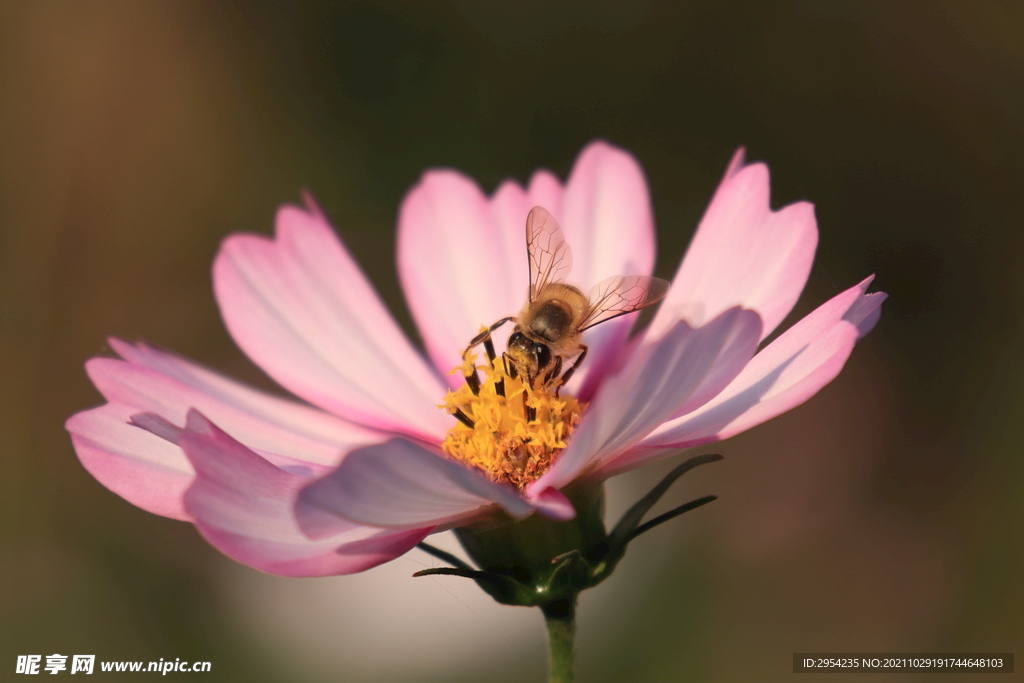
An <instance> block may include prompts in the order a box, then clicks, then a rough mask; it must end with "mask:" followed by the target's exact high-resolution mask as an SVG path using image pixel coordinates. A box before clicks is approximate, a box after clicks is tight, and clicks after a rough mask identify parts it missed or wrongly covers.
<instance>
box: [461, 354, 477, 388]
mask: <svg viewBox="0 0 1024 683" xmlns="http://www.w3.org/2000/svg"><path fill="white" fill-rule="evenodd" d="M462 359H463V360H465V359H466V356H465V355H464V356H463V357H462ZM463 377H464V378H465V379H466V386H468V387H469V390H470V391H472V392H473V395H474V396H479V395H480V374H479V373H478V372H477V371H476V366H475V365H474V366H473V372H471V373H469V374H468V375H463Z"/></svg>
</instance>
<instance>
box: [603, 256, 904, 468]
mask: <svg viewBox="0 0 1024 683" xmlns="http://www.w3.org/2000/svg"><path fill="white" fill-rule="evenodd" d="M872 277H873V276H872ZM871 280H872V278H870V277H869V278H868V279H866V280H864V281H863V282H861V283H860V284H858V285H856V286H855V287H852V288H850V289H848V290H847V291H845V292H843V293H842V294H839V295H838V296H836V297H834V298H833V299H831V300H830V301H828V302H827V303H825V304H824V305H822V306H821V307H819V308H818V309H817V310H815V311H814V312H813V313H811V314H810V315H808V316H807V317H805V318H804V319H803V320H801V321H800V322H798V323H797V324H796V325H794V326H793V327H792V328H790V329H789V330H787V331H786V332H785V333H784V334H782V335H781V336H780V337H779V338H778V339H776V340H775V341H773V342H772V343H771V344H769V345H768V346H767V347H766V348H764V349H763V350H762V351H761V352H760V353H758V354H757V355H756V356H754V358H753V359H752V360H751V361H750V363H749V364H748V365H747V367H746V368H745V369H744V370H743V372H742V373H740V375H739V376H738V377H736V379H735V380H733V382H732V383H731V384H730V385H729V386H728V387H727V388H726V389H725V390H724V391H723V392H722V393H721V394H719V395H718V396H717V397H716V398H715V399H714V400H713V401H711V402H709V403H708V404H706V405H704V406H702V407H701V408H699V409H698V410H696V411H694V412H692V413H690V414H689V415H686V416H684V417H681V418H678V419H676V420H673V421H671V422H668V423H666V424H664V425H662V426H661V427H660V428H659V429H657V430H656V431H655V432H654V433H652V434H651V435H650V436H649V437H647V438H646V439H644V441H642V442H641V443H640V444H639V447H638V448H637V449H635V451H634V452H633V453H630V454H627V456H626V457H623V458H620V459H618V460H616V461H614V462H611V463H609V465H608V467H606V468H605V469H604V470H603V471H602V474H604V475H606V476H611V475H612V474H616V473H618V472H622V471H625V470H628V469H632V468H634V467H639V466H640V465H642V464H646V463H647V462H648V461H650V460H651V459H654V458H656V457H659V456H661V455H662V454H664V453H665V451H666V449H671V450H672V451H677V450H679V449H681V448H689V447H691V446H698V445H700V444H705V443H711V442H714V441H721V440H722V439H727V438H729V437H730V436H733V435H735V434H738V433H740V432H742V431H745V430H747V429H750V428H751V427H754V426H756V425H759V424H761V423H762V422H765V421H767V420H770V419H771V418H773V417H775V416H776V415H780V414H781V413H784V412H786V411H788V410H790V409H792V408H795V407H796V406H798V405H800V404H801V403H803V402H804V401H806V400H807V399H809V398H810V397H811V396H813V395H814V394H816V393H817V392H818V390H820V389H821V388H822V387H823V386H825V385H826V384H828V383H829V382H831V381H832V380H833V379H834V378H835V377H836V375H838V374H839V371H840V370H841V369H842V367H843V365H844V364H845V363H846V359H847V358H848V357H849V355H850V352H851V351H852V350H853V346H854V343H855V342H856V341H857V339H858V338H859V337H860V336H863V335H864V334H867V332H869V331H870V329H871V327H872V326H873V325H874V323H875V322H877V321H878V315H879V313H878V312H879V310H880V309H879V306H881V304H882V301H884V300H885V296H886V295H885V294H884V293H882V292H874V293H872V294H865V292H866V290H867V287H868V285H869V284H870V283H871Z"/></svg>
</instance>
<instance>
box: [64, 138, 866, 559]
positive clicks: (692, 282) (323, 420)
mask: <svg viewBox="0 0 1024 683" xmlns="http://www.w3.org/2000/svg"><path fill="white" fill-rule="evenodd" d="M307 204H308V206H306V207H305V208H298V207H295V206H285V207H283V208H281V209H280V211H279V212H278V215H277V222H276V234H275V236H274V237H273V238H268V237H264V236H260V235H251V234H237V235H231V236H229V237H228V238H227V239H226V240H225V241H224V243H223V245H222V247H221V249H220V252H219V254H218V255H217V258H216V261H215V263H214V267H213V281H214V289H215V293H216V298H217V302H218V304H219V306H220V309H221V313H222V315H223V317H224V320H225V323H226V324H227V328H228V330H229V331H230V333H231V335H232V337H233V338H234V340H235V341H236V342H237V343H238V345H239V346H240V347H241V348H242V350H243V351H244V352H245V353H246V354H247V355H248V356H249V357H250V358H251V359H252V360H253V361H255V362H256V363H257V364H258V365H259V366H260V367H261V368H262V369H263V370H264V371H266V372H267V374H269V375H270V376H271V377H272V378H273V379H274V380H276V381H277V382H278V383H279V384H280V385H281V386H283V387H284V388H286V389H288V390H289V391H290V392H292V393H293V394H294V395H295V396H297V397H299V398H300V399H302V402H300V401H294V400H288V399H284V398H280V397H277V396H273V395H270V394H267V393H264V392H261V391H258V390H256V389H253V388H249V387H247V386H244V385H242V384H239V383H237V382H235V381H233V380H230V379H228V378H225V377H223V376H221V375H219V374H217V373H215V372H213V371H211V370H208V369H206V368H203V367H201V366H199V365H197V364H195V363H193V362H191V361H188V360H185V359H183V358H180V357H178V356H176V355H172V354H170V353H167V352H165V351H161V350H158V349H156V348H154V347H152V346H149V345H147V344H143V343H139V344H130V343H127V342H124V341H121V340H117V339H111V341H110V343H111V346H112V347H113V349H114V351H116V352H117V354H118V355H119V356H120V358H93V359H91V360H90V361H88V363H87V364H86V368H87V371H88V373H89V376H90V378H91V379H92V381H93V382H94V384H95V385H96V387H97V388H98V389H99V391H100V392H101V393H102V394H103V397H104V398H105V399H106V401H107V403H106V404H105V405H102V406H100V407H97V408H93V409H91V410H86V411H84V412H81V413H78V414H77V415H74V416H73V417H71V418H70V419H69V420H68V422H67V429H68V430H69V431H70V433H71V436H72V440H73V442H74V446H75V449H76V451H77V453H78V456H79V458H80V460H81V462H82V464H83V465H84V466H85V468H86V469H87V470H88V471H89V472H91V473H92V474H93V476H95V477H96V479H98V480H99V481H100V482H101V483H102V484H103V485H104V486H106V487H107V488H109V489H110V490H112V491H114V492H115V493H117V494H118V495H120V496H122V497H123V498H125V499H126V500H128V501H129V502H131V503H133V504H135V505H137V506H139V507H141V508H143V509H145V510H149V511H150V512H154V513H156V514H159V515H164V516H166V517H171V518H174V519H181V520H187V521H190V522H192V523H193V524H195V525H196V527H197V528H198V529H199V531H200V533H201V534H202V535H203V536H204V537H205V538H206V539H207V540H208V541H209V542H210V543H211V544H212V545H214V546H215V547H217V548H218V549H220V550H221V551H222V552H224V553H225V554H226V555H228V556H230V557H232V558H234V559H235V560H237V561H239V562H243V563H245V564H248V565H251V566H253V567H256V568H258V569H261V570H263V571H266V572H271V573H275V574H282V575H289V576H321V575H331V574H346V573H352V572H357V571H362V570H364V569H367V568H369V567H372V566H375V565H377V564H380V563H382V562H386V561H388V560H391V559H393V558H395V557H397V556H399V555H401V554H403V553H405V552H407V551H408V550H410V549H411V548H413V547H414V546H415V545H416V544H417V543H419V542H420V541H421V540H422V539H424V538H425V537H426V536H427V535H428V534H430V533H433V532H435V531H438V530H443V529H448V528H452V527H457V526H461V525H463V524H466V523H469V522H471V521H474V520H477V519H479V518H480V517H481V516H487V515H494V514H496V513H500V514H504V515H508V516H510V517H512V518H524V517H527V516H529V515H531V514H534V513H539V514H543V515H546V516H548V517H552V518H554V519H568V518H571V517H572V516H573V515H574V514H575V512H574V510H573V508H572V505H571V503H570V502H569V501H568V499H567V498H566V497H565V496H564V495H563V494H562V493H561V490H562V489H563V488H565V487H566V486H567V485H569V484H570V483H572V482H574V481H575V480H578V479H580V478H581V477H586V478H588V479H590V480H600V479H603V478H606V477H609V476H612V475H614V474H617V473H621V472H625V471H627V470H631V469H633V468H636V467H641V466H643V465H646V464H648V463H651V462H654V461H656V460H658V459H660V458H664V457H667V456H669V455H672V454H675V453H678V452H679V451H680V450H682V449H686V448H690V447H693V446H698V445H701V444H707V443H711V442H715V441H719V440H722V439H726V438H728V437H730V436H733V435H735V434H737V433H739V432H742V431H745V430H747V429H750V428H751V427H754V426H755V425H758V424H760V423H762V422H764V421H766V420H768V419H771V418H772V417H775V416H776V415H779V414H780V413H783V412H785V411H787V410H790V409H791V408H793V407H795V406H797V405H799V404H801V403H803V402H804V401H806V400H807V399H808V398H810V397H811V396H813V395H814V394H815V393H816V392H817V391H818V390H819V389H821V388H822V387H823V386H824V385H826V384H827V383H828V382H830V381H831V380H832V379H833V378H834V377H835V376H836V375H837V374H838V373H839V371H840V370H841V369H842V367H843V365H844V363H845V362H846V359H847V358H848V357H849V355H850V353H851V351H852V349H853V346H854V344H855V342H856V341H857V340H858V339H859V338H860V337H861V336H863V335H864V334H866V333H867V332H868V331H870V329H871V328H872V327H873V326H874V325H875V323H876V322H877V321H878V317H879V314H880V305H881V303H882V301H883V299H884V298H885V295H884V294H882V293H871V294H869V293H867V287H868V285H869V283H870V281H871V278H868V279H866V280H864V281H863V282H861V283H860V284H858V285H855V286H854V287H851V288H850V289H848V290H846V291H844V292H842V293H840V294H838V295H837V296H835V297H834V298H832V299H831V300H830V301H828V302H826V303H825V304H823V305H822V306H820V307H819V308H818V309H816V310H815V311H814V312H812V313H811V314H810V315H808V316H807V317H805V318H804V319H802V320H800V321H799V322H797V323H796V324H795V325H793V326H792V327H791V328H789V329H788V330H786V331H785V332H783V333H782V334H781V335H779V336H778V337H776V338H775V339H774V340H773V341H772V342H771V343H769V344H767V345H766V346H764V347H763V348H761V349H760V350H758V349H759V346H760V345H761V343H762V341H763V340H764V339H765V338H766V337H767V336H768V335H769V334H771V333H772V332H773V330H775V328H776V327H777V326H778V325H779V323H780V322H781V321H782V320H783V318H785V317H786V315H787V314H788V313H789V312H790V310H791V309H792V307H793V306H794V304H795V303H796V300H797V298H798V296H799V295H800V292H801V290H802V289H803V287H804V284H805V283H806V281H807V277H808V273H809V272H810V268H811V263H812V260H813V257H814V251H815V247H816V245H817V227H816V222H815V218H814V212H813V207H812V206H811V205H810V204H808V203H805V202H798V203H796V204H792V205H790V206H787V207H784V208H782V209H780V210H778V211H772V210H771V209H770V205H769V186H768V169H767V167H766V166H765V165H764V164H751V165H744V162H743V154H742V150H741V151H740V152H739V153H737V154H736V156H735V157H734V159H733V160H732V162H731V164H730V165H729V168H728V170H727V171H726V173H725V177H724V179H723V180H722V182H721V184H720V185H719V187H718V189H717V191H716V192H715V195H714V197H713V199H712V201H711V204H710V205H709V207H708V209H707V211H706V213H705V215H704V217H703V219H702V220H701V222H700V225H699V227H698V229H697V232H696V234H695V235H694V238H693V241H692V243H691V244H690V247H689V250H688V251H687V254H686V256H685V258H684V260H683V262H682V264H681V265H680V267H679V270H678V272H677V273H676V276H675V278H674V279H673V281H672V284H671V288H670V289H669V291H668V293H667V295H666V296H665V298H664V299H663V300H662V301H661V304H660V307H659V309H658V310H657V313H656V314H655V315H654V317H653V320H652V321H651V323H650V325H649V326H648V327H647V328H646V329H644V330H641V331H639V332H637V333H636V334H634V335H632V336H630V332H631V330H632V328H633V326H634V324H635V322H636V317H637V313H630V314H628V315H623V316H620V317H617V318H614V319H612V320H609V321H607V322H604V323H602V324H601V325H599V326H597V327H594V328H593V330H590V331H588V332H587V333H586V334H585V335H584V337H583V341H584V342H585V343H586V345H587V346H588V347H589V352H588V356H587V359H586V362H585V363H582V364H581V365H580V366H579V368H578V371H577V372H576V373H575V374H574V375H573V377H572V379H571V380H570V381H569V382H568V383H567V384H566V385H565V386H564V387H561V388H560V389H559V391H558V392H557V393H556V392H544V391H532V387H530V386H528V382H525V381H524V378H522V377H519V378H518V379H517V378H516V377H513V376H511V374H509V373H506V372H505V371H504V370H505V368H504V366H503V364H502V363H501V362H500V354H501V353H502V351H503V349H504V344H503V342H504V340H505V339H506V338H507V332H504V331H501V330H499V331H496V332H495V334H494V342H495V344H496V345H497V350H496V351H497V354H498V355H499V362H498V363H495V364H494V365H491V364H490V363H488V362H487V361H486V358H485V357H483V358H476V359H471V360H469V361H466V360H464V358H463V351H464V350H465V348H466V346H467V343H468V342H469V341H470V340H471V339H473V338H474V336H476V335H477V334H478V333H479V332H480V330H481V326H482V325H490V324H491V323H493V322H494V321H496V320H500V319H502V318H504V317H507V316H512V315H515V314H516V313H517V312H518V311H519V310H520V309H521V308H522V306H523V303H524V299H526V297H527V293H528V291H530V280H529V278H530V275H529V270H528V268H527V253H526V249H525V243H524V239H523V236H524V222H525V220H526V217H527V215H528V214H529V212H530V210H531V208H532V207H534V206H541V207H544V208H546V209H547V210H548V211H549V212H550V213H551V215H552V216H554V218H555V219H556V220H557V222H558V223H560V224H561V226H562V230H563V231H564V235H565V239H566V241H567V243H568V244H569V245H570V246H571V249H572V270H571V274H569V275H567V277H566V281H567V282H569V283H572V284H574V285H576V286H578V287H580V289H581V290H582V291H584V292H585V291H587V290H588V288H589V287H591V285H594V284H595V283H598V282H600V281H602V280H604V279H605V278H607V277H610V276H618V275H641V276H645V275H648V274H649V273H651V271H652V269H653V266H654V251H655V236H654V228H653V218H652V215H651V206H650V199H649V196H648V191H647V186H646V182H645V180H644V177H643V173H642V171H641V169H640V167H639V165H638V163H637V162H636V160H635V159H634V158H633V157H632V156H630V155H629V154H628V153H626V152H624V151H622V150H620V149H617V148H615V147H612V146H610V145H609V144H607V143H604V142H594V143H592V144H590V145H589V146H587V147H586V148H585V149H584V150H583V151H582V153H581V154H580V156H579V158H578V159H577V161H576V163H575V165H574V167H573V169H572V172H571V174H570V176H569V179H568V181H567V182H566V183H565V185H564V186H563V185H562V184H561V183H560V182H559V180H558V179H557V178H556V177H555V176H554V175H552V174H551V173H549V172H547V171H538V172H537V173H535V174H534V175H533V177H532V178H531V179H530V182H529V185H528V186H527V187H526V188H523V187H521V186H520V185H518V184H517V183H515V182H512V181H507V182H505V183H503V184H502V185H501V186H500V187H499V188H498V189H497V191H496V192H495V193H494V194H493V195H492V196H491V197H487V196H486V195H485V194H484V193H483V192H482V191H481V189H480V188H479V187H478V186H477V185H476V184H475V183H474V182H473V181H472V180H470V179H469V178H467V177H465V176H463V175H461V174H459V173H457V172H455V171H450V170H432V171H428V172H427V173H425V174H424V176H423V177H422V179H421V180H420V182H419V184H417V185H416V186H415V187H414V188H413V189H412V190H411V191H410V192H409V194H408V195H407V196H406V198H405V200H404V202H403V203H402V207H401V211H400V215H399V225H398V255H397V258H398V272H399V275H400V278H401V283H402V287H403V289H404V291H405V295H406V300H407V302H408V304H409V308H410V310H411V312H412V316H413V318H414V320H415V322H416V324H417V327H418V329H419V332H420V335H421V336H422V339H423V344H424V347H425V351H426V357H424V355H422V354H421V353H420V351H418V350H417V349H416V348H415V347H414V346H413V345H412V344H411V343H410V342H409V340H408V339H407V338H406V337H405V336H404V335H403V333H402V332H401V330H400V329H399V327H398V325H397V324H396V323H395V320H394V319H393V318H392V316H391V315H390V313H389V312H388V311H387V309H386V308H385V306H384V305H383V303H382V302H381V300H380V299H379V298H378V296H377V294H376V293H375V292H374V291H373V288H372V287H371V286H370V284H369V282H368V281H367V279H366V277H365V276H364V274H363V273H362V272H361V271H360V269H359V267H358V266H357V264H356V263H355V262H354V261H353V259H352V257H351V256H350V254H349V253H348V251H347V250H346V249H345V247H344V246H343V245H342V243H341V242H340V240H339V238H338V236H337V235H336V234H335V233H334V231H333V230H332V229H331V227H330V225H329V224H328V221H327V220H326V218H325V216H324V215H323V213H322V212H321V211H320V210H319V209H318V208H317V207H316V206H315V205H314V204H313V203H312V202H307ZM509 331H511V330H509ZM473 368H476V369H477V371H478V372H482V373H483V379H482V380H481V385H480V386H479V388H478V389H477V390H476V391H475V392H474V391H472V390H471V388H470V387H467V385H466V380H465V379H464V377H463V373H471V372H472V370H473ZM453 369H456V370H460V371H454V372H453ZM499 385H500V386H499ZM502 391H504V393H505V396H501V393H502ZM524 391H525V392H527V394H528V395H527V396H526V397H525V398H524V397H523V396H522V394H523V392H524ZM528 404H529V410H530V411H531V412H532V413H533V414H532V415H530V416H529V417H528V416H527V405H528ZM458 412H461V413H462V416H461V418H465V417H468V418H470V419H468V420H462V421H460V419H461V418H460V419H456V417H455V416H453V415H454V414H455V413H458ZM530 417H532V418H534V419H532V420H531V419H530Z"/></svg>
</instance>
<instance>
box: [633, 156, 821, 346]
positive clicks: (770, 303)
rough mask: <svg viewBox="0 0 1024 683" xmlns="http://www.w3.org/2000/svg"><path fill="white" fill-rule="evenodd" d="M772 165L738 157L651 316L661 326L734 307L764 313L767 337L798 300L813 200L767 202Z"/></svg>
mask: <svg viewBox="0 0 1024 683" xmlns="http://www.w3.org/2000/svg"><path fill="white" fill-rule="evenodd" d="M769 201H770V192H769V187H768V167H767V166H765V165H764V164H751V165H749V166H744V165H743V150H742V149H740V150H739V151H738V152H737V153H736V155H735V156H734V157H733V160H732V163H731V164H730V165H729V169H728V170H727V171H726V174H725V178H724V179H723V180H722V183H721V184H720V185H719V186H718V190H717V191H716V192H715V196H714V197H713V198H712V200H711V204H710V205H709V206H708V209H707V211H706V212H705V213H704V218H703V219H702V220H701V222H700V225H699V226H698V228H697V232H696V234H695V235H694V236H693V241H692V242H691V243H690V248H689V249H688V250H687V252H686V257H685V258H684V259H683V263H682V264H681V265H680V266H679V271H678V273H677V274H676V277H675V279H674V280H673V282H672V289H671V290H670V291H669V293H668V296H667V297H666V299H665V301H664V302H662V304H661V310H660V311H658V315H657V316H656V317H655V319H654V321H653V322H652V325H651V329H652V331H653V332H655V333H656V334H657V333H661V332H663V331H664V330H666V329H668V328H669V327H671V326H672V325H673V324H674V323H675V321H677V320H680V319H686V320H689V321H690V322H691V323H692V324H695V325H699V324H700V323H701V322H702V321H704V320H710V319H711V318H713V317H715V316H716V315H718V314H719V313H721V312H722V311H724V310H726V309H727V308H731V307H732V306H737V305H738V306H743V307H744V308H750V309H753V310H755V311H757V313H758V314H759V315H760V316H761V319H762V321H763V324H764V327H763V329H762V330H761V335H762V339H763V338H764V337H766V336H768V335H769V334H770V333H771V332H772V330H774V329H775V328H776V327H777V326H778V324H779V323H780V322H782V319H783V318H785V317H786V315H787V314H788V313H789V311H790V310H792V308H793V305H794V304H795V303H796V300H797V298H798V297H799V296H800V292H801V291H802V290H803V288H804V284H806V282H807V276H808V274H809V273H810V271H811V262H812V261H813V260H814V250H815V248H816V247H817V244H818V228H817V222H816V221H815V218H814V207H813V205H811V204H809V203H807V202H797V203H795V204H790V205H789V206H787V207H784V208H782V209H780V210H778V211H772V210H771V208H770V204H769Z"/></svg>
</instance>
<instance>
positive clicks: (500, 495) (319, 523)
mask: <svg viewBox="0 0 1024 683" xmlns="http://www.w3.org/2000/svg"><path fill="white" fill-rule="evenodd" d="M495 503H497V504H498V505H500V506H501V507H503V508H504V509H505V510H506V512H508V513H509V514H510V515H511V516H513V517H526V516H527V515H529V514H530V513H531V512H533V508H532V507H531V506H530V504H529V503H527V502H526V501H525V500H523V499H522V498H520V497H519V495H518V494H516V493H515V492H514V491H513V490H512V489H510V488H507V487H505V486H502V485H499V484H495V483H494V482H491V481H488V480H487V479H485V478H484V476H483V475H482V474H480V473H478V472H475V471H472V470H470V469H468V468H466V467H463V466H462V465H460V464H458V463H455V462H453V461H450V460H446V459H444V458H443V457H441V456H439V455H435V454H434V453H431V452H430V451H428V450H426V449H424V448H422V447H421V446H418V445H416V444H414V443H412V442H410V441H406V440H404V439H391V440H390V441H388V442H386V443H383V444H380V445H377V446H367V447H365V448H360V449H358V450H355V451H352V452H351V453H349V454H348V456H347V457H346V458H345V460H344V461H342V463H341V465H339V466H338V468H337V469H336V470H334V472H332V473H330V474H328V475H327V476H325V477H323V478H321V479H319V480H317V481H315V482H314V483H312V484H310V485H309V486H307V487H306V488H304V489H303V490H302V493H301V494H300V495H299V499H298V503H297V504H296V508H295V510H296V515H297V517H298V519H299V524H301V525H302V528H303V530H304V531H305V532H306V533H307V534H309V535H310V536H311V537H313V538H316V537H318V536H320V535H321V534H323V533H325V532H330V531H333V530H334V528H335V524H337V520H338V518H341V519H342V520H346V521H350V522H356V523H360V524H369V525H372V526H377V527H386V528H393V529H412V528H417V527H426V526H430V527H435V526H439V525H442V524H450V523H452V522H454V521H458V520H465V519H467V518H470V517H473V516H475V515H477V514H479V513H480V512H481V509H482V508H483V507H485V506H490V505H492V504H495Z"/></svg>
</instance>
